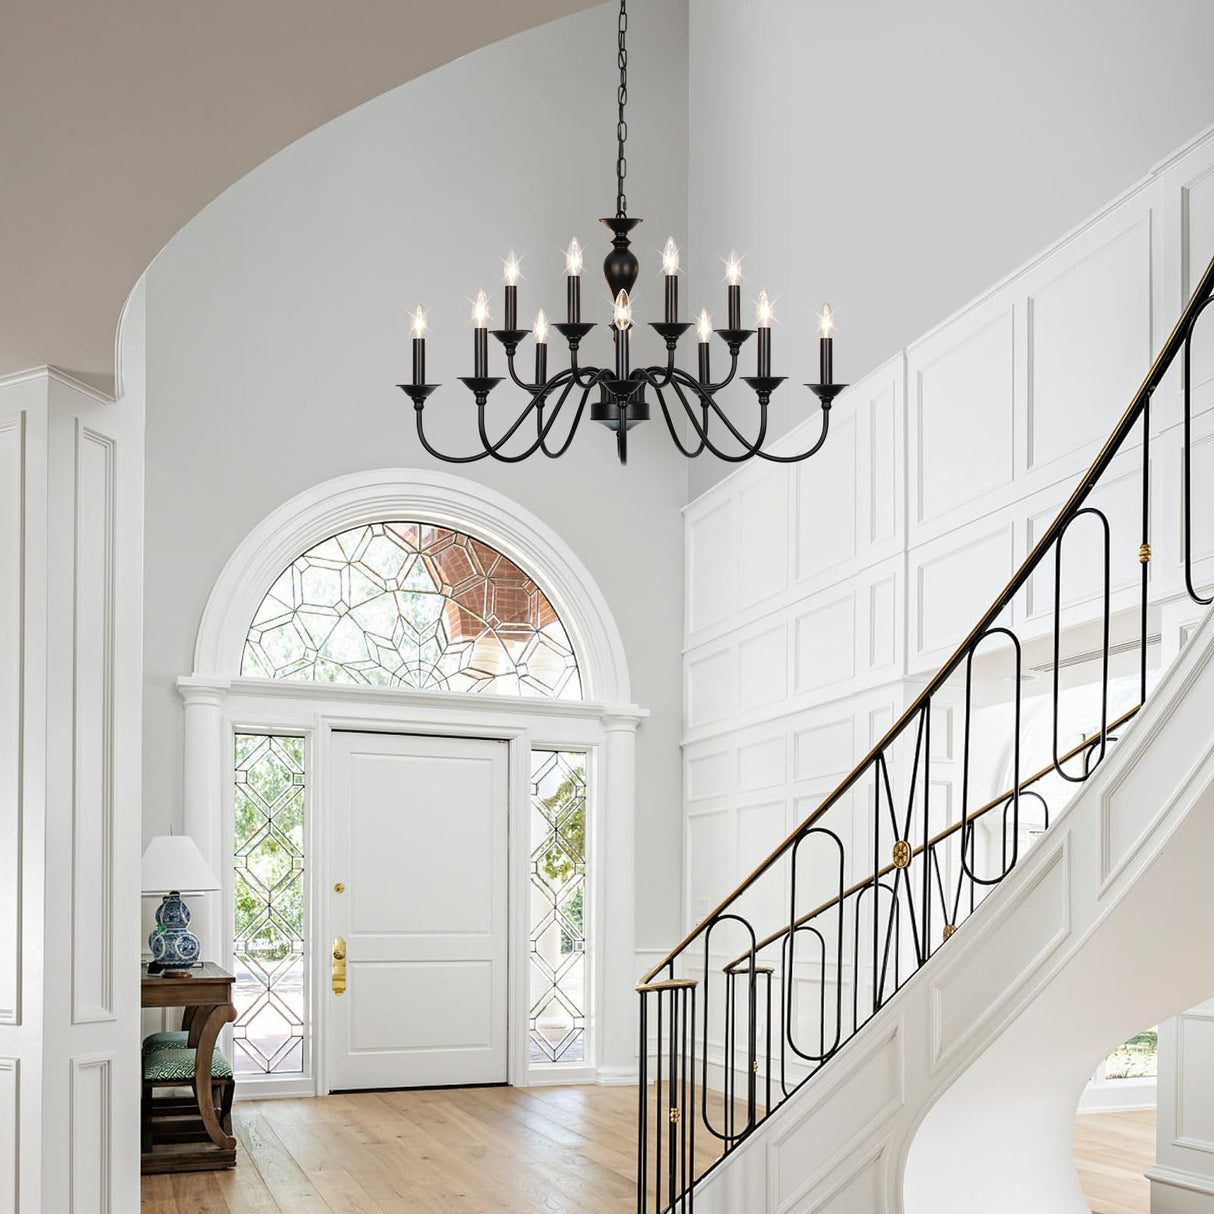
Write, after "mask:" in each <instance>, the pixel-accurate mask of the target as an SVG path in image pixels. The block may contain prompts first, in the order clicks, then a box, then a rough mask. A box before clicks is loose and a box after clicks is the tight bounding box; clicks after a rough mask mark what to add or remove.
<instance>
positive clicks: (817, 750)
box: [792, 715, 855, 780]
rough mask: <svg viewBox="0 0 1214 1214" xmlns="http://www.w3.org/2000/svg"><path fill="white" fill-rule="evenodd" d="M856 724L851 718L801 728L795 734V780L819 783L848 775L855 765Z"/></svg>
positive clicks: (793, 765) (793, 764) (793, 763)
mask: <svg viewBox="0 0 1214 1214" xmlns="http://www.w3.org/2000/svg"><path fill="white" fill-rule="evenodd" d="M854 730H855V722H854V720H853V718H852V717H851V716H850V715H849V716H847V717H844V718H843V719H842V720H839V721H827V722H826V723H825V724H822V725H811V726H810V727H809V728H808V729H799V730H798V731H797V732H796V733H795V734H794V735H793V743H792V745H793V761H792V767H793V779H794V780H816V779H819V778H821V777H823V776H834V775H839V776H842V775H846V774H847V773H848V772H849V771H851V769H852V764H853V763H854V762H855V743H854V739H853V734H854Z"/></svg>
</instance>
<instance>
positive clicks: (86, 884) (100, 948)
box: [72, 427, 114, 1024]
mask: <svg viewBox="0 0 1214 1214" xmlns="http://www.w3.org/2000/svg"><path fill="white" fill-rule="evenodd" d="M75 506H76V519H75V526H76V551H75V569H74V579H73V581H74V591H73V604H72V617H73V627H74V631H75V635H74V638H73V640H74V645H75V676H74V677H75V687H74V695H73V708H72V716H73V721H72V733H73V762H74V767H75V770H74V772H73V781H72V1020H73V1022H74V1023H77V1024H78V1023H81V1022H86V1021H96V1020H111V1019H113V1015H114V1012H113V991H114V949H113V937H114V933H113V922H114V913H113V898H114V891H113V880H112V873H113V846H114V774H113V770H112V767H113V764H112V759H111V754H112V751H113V722H114V581H113V571H114V443H113V441H112V440H111V439H109V438H107V437H104V436H102V435H98V434H95V433H93V432H92V431H90V430H87V429H85V428H82V427H81V428H78V429H77V432H76V502H75Z"/></svg>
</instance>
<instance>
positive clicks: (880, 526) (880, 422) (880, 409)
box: [815, 384, 902, 544]
mask: <svg viewBox="0 0 1214 1214" xmlns="http://www.w3.org/2000/svg"><path fill="white" fill-rule="evenodd" d="M868 415H869V432H868V460H869V472H868V484H869V502H868V542H869V543H870V544H879V543H881V542H882V541H884V540H892V539H894V538H896V536H897V534H898V486H899V484H900V483H901V480H902V478H901V475H900V472H899V467H898V454H899V451H898V436H899V427H898V393H897V390H896V388H895V385H893V384H890V386H889V387H888V388H886V389H885V391H884V392H881V393H879V394H878V395H877V396H874V397H873V399H872V400H871V401H869V405H868ZM815 458H816V457H815Z"/></svg>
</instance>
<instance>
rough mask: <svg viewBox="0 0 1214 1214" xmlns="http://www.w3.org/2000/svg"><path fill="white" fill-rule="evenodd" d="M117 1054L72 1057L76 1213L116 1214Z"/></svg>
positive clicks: (70, 1145) (70, 1143)
mask: <svg viewBox="0 0 1214 1214" xmlns="http://www.w3.org/2000/svg"><path fill="white" fill-rule="evenodd" d="M113 1064H114V1055H113V1054H96V1055H92V1056H88V1057H75V1058H73V1059H72V1060H71V1092H70V1105H69V1112H68V1133H67V1143H66V1146H67V1156H68V1160H69V1163H68V1169H69V1189H70V1193H71V1206H70V1211H71V1214H113V1201H114V1190H113V1176H112V1166H113V1148H114V1143H113V1137H114V1135H113V1129H114V1125H113V1118H114V1102H113Z"/></svg>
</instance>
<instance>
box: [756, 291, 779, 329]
mask: <svg viewBox="0 0 1214 1214" xmlns="http://www.w3.org/2000/svg"><path fill="white" fill-rule="evenodd" d="M774 316H775V310H774V309H773V308H772V306H771V300H770V299H769V298H768V296H767V292H766V291H760V292H759V302H758V304H757V305H756V307H755V320H756V322H757V323H758V326H759V328H760V329H770V328H771V322H772V318H773V317H774Z"/></svg>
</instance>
